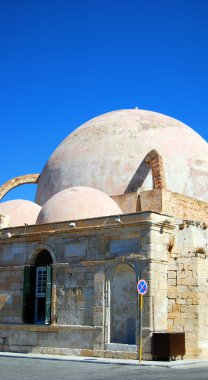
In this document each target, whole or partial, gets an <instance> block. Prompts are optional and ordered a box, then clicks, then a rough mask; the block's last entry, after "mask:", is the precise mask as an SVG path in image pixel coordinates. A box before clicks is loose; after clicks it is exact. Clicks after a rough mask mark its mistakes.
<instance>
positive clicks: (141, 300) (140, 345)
mask: <svg viewBox="0 0 208 380" xmlns="http://www.w3.org/2000/svg"><path fill="white" fill-rule="evenodd" d="M142 308H143V296H142V295H141V294H140V295H139V361H140V362H141V360H142Z"/></svg>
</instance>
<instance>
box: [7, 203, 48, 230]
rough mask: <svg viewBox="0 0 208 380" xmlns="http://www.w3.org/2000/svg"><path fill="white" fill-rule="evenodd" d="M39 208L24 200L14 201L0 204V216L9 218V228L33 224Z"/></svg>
mask: <svg viewBox="0 0 208 380" xmlns="http://www.w3.org/2000/svg"><path fill="white" fill-rule="evenodd" d="M40 210H41V207H40V206H39V205H37V204H36V203H34V202H31V201H28V200H26V199H14V200H11V201H7V202H2V203H0V214H1V215H5V216H7V217H8V218H9V225H10V227H16V226H24V224H35V223H36V219H37V216H38V214H39V212H40Z"/></svg>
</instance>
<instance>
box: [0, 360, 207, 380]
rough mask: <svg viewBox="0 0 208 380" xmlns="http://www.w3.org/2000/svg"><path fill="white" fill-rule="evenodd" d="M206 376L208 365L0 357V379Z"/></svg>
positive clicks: (189, 379)
mask: <svg viewBox="0 0 208 380" xmlns="http://www.w3.org/2000/svg"><path fill="white" fill-rule="evenodd" d="M66 379H67V380H95V379H96V380H101V379H106V380H136V379H139V380H150V379H151V380H155V379H156V380H157V379H160V380H163V379H165V380H172V379H177V380H195V379H197V380H208V365H207V367H205V365H203V366H201V367H199V366H190V367H188V366H184V367H180V368H179V367H177V368H162V367H141V366H132V365H117V364H98V363H87V362H86V363H83V362H82V363H80V362H70V361H56V360H45V359H27V358H26V359H25V358H12V357H9V358H8V357H1V358H0V380H66Z"/></svg>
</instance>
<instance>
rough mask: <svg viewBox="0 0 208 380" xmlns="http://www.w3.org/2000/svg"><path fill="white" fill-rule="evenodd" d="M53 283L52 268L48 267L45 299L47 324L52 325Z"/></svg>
mask: <svg viewBox="0 0 208 380" xmlns="http://www.w3.org/2000/svg"><path fill="white" fill-rule="evenodd" d="M51 282H52V267H51V266H47V267H46V298H45V324H46V325H49V324H50V323H51Z"/></svg>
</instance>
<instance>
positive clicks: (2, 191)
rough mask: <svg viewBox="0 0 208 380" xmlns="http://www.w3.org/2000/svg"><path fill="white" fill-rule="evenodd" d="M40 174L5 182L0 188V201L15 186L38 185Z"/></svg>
mask: <svg viewBox="0 0 208 380" xmlns="http://www.w3.org/2000/svg"><path fill="white" fill-rule="evenodd" d="M39 177H40V174H26V175H22V176H19V177H15V178H12V179H10V180H9V181H7V182H5V183H4V184H3V185H2V186H0V200H1V199H2V198H3V197H4V196H5V195H6V194H7V193H8V192H9V191H10V190H12V189H14V188H15V187H17V186H21V185H26V184H29V183H38V181H39Z"/></svg>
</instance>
